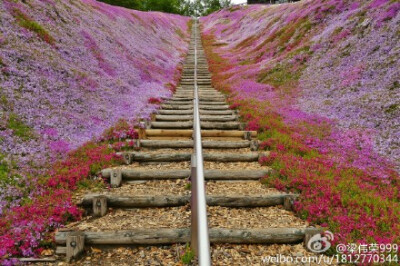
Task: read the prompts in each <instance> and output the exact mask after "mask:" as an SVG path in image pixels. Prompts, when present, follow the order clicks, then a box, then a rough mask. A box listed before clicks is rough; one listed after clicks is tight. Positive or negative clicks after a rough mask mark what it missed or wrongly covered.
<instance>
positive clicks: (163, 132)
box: [146, 129, 257, 138]
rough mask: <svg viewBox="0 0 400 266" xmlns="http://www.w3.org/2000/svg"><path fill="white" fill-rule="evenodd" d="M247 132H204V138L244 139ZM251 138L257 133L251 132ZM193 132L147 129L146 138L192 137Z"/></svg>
mask: <svg viewBox="0 0 400 266" xmlns="http://www.w3.org/2000/svg"><path fill="white" fill-rule="evenodd" d="M246 132H247V131H241V130H229V131H227V130H202V131H201V136H202V137H241V138H243V137H244V135H245V133H246ZM250 132H251V137H256V136H257V131H250ZM192 135H193V130H191V129H188V130H184V129H183V130H179V129H175V130H166V129H146V136H164V137H166V136H176V137H191V136H192Z"/></svg>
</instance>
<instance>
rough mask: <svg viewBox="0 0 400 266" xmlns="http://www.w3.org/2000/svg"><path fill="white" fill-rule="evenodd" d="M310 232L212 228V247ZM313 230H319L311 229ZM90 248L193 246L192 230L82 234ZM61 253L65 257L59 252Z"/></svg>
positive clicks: (60, 235)
mask: <svg viewBox="0 0 400 266" xmlns="http://www.w3.org/2000/svg"><path fill="white" fill-rule="evenodd" d="M308 230H309V229H308V228H265V229H225V228H210V229H209V235H210V242H211V243H232V244H235V243H236V244H296V243H300V242H302V241H303V240H304V237H305V235H306V232H307V231H308ZM310 230H315V229H314V228H310ZM68 233H69V232H65V231H58V232H56V234H55V242H56V244H57V245H65V244H66V239H67V235H68ZM82 233H83V235H84V239H85V244H89V245H166V244H175V243H187V242H190V229H189V228H177V229H170V228H154V229H132V230H124V231H104V232H91V231H82ZM59 253H61V252H60V251H59Z"/></svg>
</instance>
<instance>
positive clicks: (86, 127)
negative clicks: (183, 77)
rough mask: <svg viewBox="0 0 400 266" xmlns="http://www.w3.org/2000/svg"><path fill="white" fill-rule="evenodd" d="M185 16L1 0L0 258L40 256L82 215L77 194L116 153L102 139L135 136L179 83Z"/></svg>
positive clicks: (82, 1)
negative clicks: (137, 124) (137, 127)
mask: <svg viewBox="0 0 400 266" xmlns="http://www.w3.org/2000/svg"><path fill="white" fill-rule="evenodd" d="M188 23H189V18H185V17H181V16H176V15H168V14H162V13H154V12H149V13H146V12H139V11H133V10H128V9H124V8H119V7H113V6H109V5H106V4H103V3H99V2H97V1H94V0H76V1H75V0H74V1H53V0H46V1H44V0H29V1H20V0H17V1H15V0H4V1H0V117H1V119H0V264H2V265H3V264H6V265H7V264H9V265H14V264H20V263H19V261H18V260H17V259H15V257H19V256H35V255H40V254H41V252H42V251H43V250H44V249H46V248H49V247H51V246H52V241H53V240H52V239H53V238H52V235H51V233H52V231H54V229H55V228H58V227H62V226H64V225H65V224H66V223H68V222H70V221H74V220H76V219H79V218H80V216H81V214H82V212H81V210H79V209H78V208H77V207H76V206H75V205H74V204H73V201H72V199H71V197H72V193H73V191H74V190H76V189H78V188H80V187H81V188H82V187H87V186H88V182H91V181H92V182H94V185H100V186H104V184H103V183H101V182H99V181H98V180H99V179H98V178H97V173H98V171H99V170H100V169H102V168H104V167H109V166H112V165H113V164H116V163H117V162H118V160H119V159H120V158H118V157H116V156H115V153H114V151H113V149H112V148H110V146H111V143H112V141H110V143H109V142H107V140H117V141H118V140H121V138H124V137H134V136H135V134H136V132H135V130H134V129H133V125H134V123H135V121H136V122H137V121H138V119H140V118H147V117H148V116H149V114H150V113H151V112H152V111H154V110H155V109H156V108H158V107H157V105H156V104H157V103H158V102H159V98H160V97H168V96H170V95H171V94H172V91H173V90H174V89H175V87H176V85H177V82H178V79H179V77H180V73H181V69H182V62H183V59H184V57H185V55H186V53H187V50H188V42H189V32H188V31H189V28H188ZM120 119H123V120H120ZM103 132H104V134H102V133H103ZM92 139H95V140H96V141H94V142H88V141H89V140H92ZM104 140H105V141H104ZM102 141H104V142H102ZM87 142H88V143H87ZM72 150H73V151H72ZM67 152H69V153H68V154H67ZM58 159H61V160H58Z"/></svg>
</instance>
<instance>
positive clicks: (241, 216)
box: [207, 206, 308, 229]
mask: <svg viewBox="0 0 400 266" xmlns="http://www.w3.org/2000/svg"><path fill="white" fill-rule="evenodd" d="M207 212H208V219H209V220H208V223H209V226H210V227H219V228H229V229H240V228H243V229H244V228H246V229H250V228H278V227H307V226H308V223H307V222H305V221H303V220H301V219H300V218H298V217H296V216H294V215H293V213H291V212H288V211H286V210H284V209H282V208H280V207H279V206H278V207H267V208H226V207H219V206H209V207H207Z"/></svg>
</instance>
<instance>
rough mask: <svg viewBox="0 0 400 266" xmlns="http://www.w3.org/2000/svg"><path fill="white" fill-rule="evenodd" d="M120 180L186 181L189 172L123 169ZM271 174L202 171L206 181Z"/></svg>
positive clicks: (264, 171)
mask: <svg viewBox="0 0 400 266" xmlns="http://www.w3.org/2000/svg"><path fill="white" fill-rule="evenodd" d="M112 171H117V170H112V169H111V168H109V169H103V170H102V171H101V175H102V176H103V177H104V178H110V176H111V172H112ZM118 171H121V174H122V178H123V180H124V181H126V180H166V179H186V178H189V177H190V170H179V169H178V170H136V169H130V168H129V169H127V168H123V169H121V170H118ZM270 172H271V169H261V170H204V178H205V179H206V180H260V179H261V178H264V177H265V176H267V175H268V174H269V173H270Z"/></svg>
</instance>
